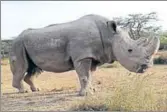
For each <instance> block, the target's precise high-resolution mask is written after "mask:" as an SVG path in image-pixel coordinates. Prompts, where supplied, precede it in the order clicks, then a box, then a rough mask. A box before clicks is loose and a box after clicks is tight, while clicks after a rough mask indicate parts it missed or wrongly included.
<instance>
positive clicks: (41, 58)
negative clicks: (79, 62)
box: [30, 50, 73, 72]
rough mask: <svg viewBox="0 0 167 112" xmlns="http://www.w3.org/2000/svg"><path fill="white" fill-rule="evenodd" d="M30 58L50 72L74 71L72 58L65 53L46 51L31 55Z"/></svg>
mask: <svg viewBox="0 0 167 112" xmlns="http://www.w3.org/2000/svg"><path fill="white" fill-rule="evenodd" d="M30 58H31V59H32V61H33V62H34V64H36V65H37V66H38V67H39V68H41V69H42V70H44V71H50V72H65V71H69V70H73V63H72V61H71V58H70V56H68V55H66V53H65V52H58V51H57V52H56V51H54V52H53V51H50V52H49V50H46V51H43V52H38V53H36V54H35V55H30Z"/></svg>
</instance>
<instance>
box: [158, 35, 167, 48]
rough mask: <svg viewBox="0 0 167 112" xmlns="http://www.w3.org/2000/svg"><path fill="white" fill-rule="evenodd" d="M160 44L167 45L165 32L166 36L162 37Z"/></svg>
mask: <svg viewBox="0 0 167 112" xmlns="http://www.w3.org/2000/svg"><path fill="white" fill-rule="evenodd" d="M160 42H161V44H166V45H167V32H165V33H164V34H162V35H161V37H160Z"/></svg>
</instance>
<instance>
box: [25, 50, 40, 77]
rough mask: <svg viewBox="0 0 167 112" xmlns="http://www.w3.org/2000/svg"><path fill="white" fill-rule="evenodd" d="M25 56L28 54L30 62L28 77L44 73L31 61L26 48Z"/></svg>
mask: <svg viewBox="0 0 167 112" xmlns="http://www.w3.org/2000/svg"><path fill="white" fill-rule="evenodd" d="M25 54H26V59H27V62H28V69H27V75H29V76H32V75H38V74H40V73H41V72H43V70H42V69H41V68H39V67H38V66H37V65H36V64H35V63H34V62H33V60H32V59H31V57H30V55H29V54H28V52H27V50H26V48H25Z"/></svg>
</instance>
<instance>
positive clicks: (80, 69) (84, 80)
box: [74, 59, 93, 96]
mask: <svg viewBox="0 0 167 112" xmlns="http://www.w3.org/2000/svg"><path fill="white" fill-rule="evenodd" d="M91 64H92V59H83V60H81V61H77V62H74V66H75V70H76V72H77V74H78V77H79V81H80V86H81V88H80V91H79V95H80V96H85V95H87V94H88V93H91V94H93V91H92V89H91V88H92V85H91V79H92V78H91V74H90V72H89V71H90V69H91Z"/></svg>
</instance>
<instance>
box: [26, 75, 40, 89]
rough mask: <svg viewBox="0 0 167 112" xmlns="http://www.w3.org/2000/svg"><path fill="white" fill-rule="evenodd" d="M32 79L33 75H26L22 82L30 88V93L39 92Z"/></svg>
mask: <svg viewBox="0 0 167 112" xmlns="http://www.w3.org/2000/svg"><path fill="white" fill-rule="evenodd" d="M34 77H35V75H28V74H27V75H26V76H25V77H24V81H25V82H26V83H27V84H28V85H29V86H30V89H31V91H32V92H35V91H39V90H40V89H39V88H37V87H36V86H35V84H34Z"/></svg>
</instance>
